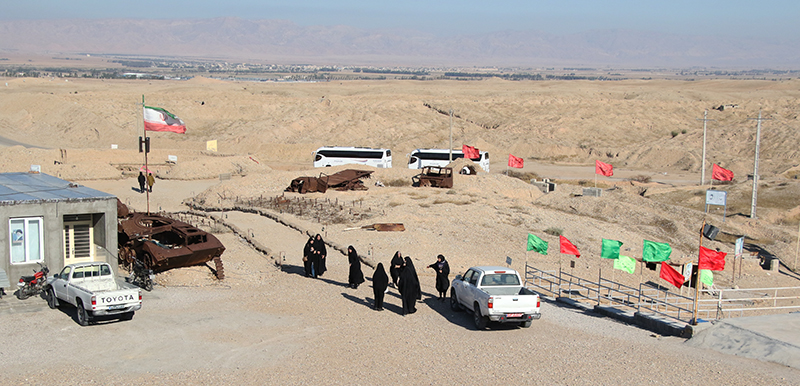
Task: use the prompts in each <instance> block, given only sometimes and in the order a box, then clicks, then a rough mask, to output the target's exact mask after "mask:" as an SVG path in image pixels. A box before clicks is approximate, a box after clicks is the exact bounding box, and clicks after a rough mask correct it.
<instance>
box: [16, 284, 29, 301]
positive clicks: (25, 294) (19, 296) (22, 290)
mask: <svg viewBox="0 0 800 386" xmlns="http://www.w3.org/2000/svg"><path fill="white" fill-rule="evenodd" d="M29 296H30V295H28V291H25V287H22V288H20V289H18V290H17V299H19V300H25V299H27V298H28V297H29Z"/></svg>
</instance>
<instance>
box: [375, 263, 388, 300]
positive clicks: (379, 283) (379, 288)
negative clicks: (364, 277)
mask: <svg viewBox="0 0 800 386" xmlns="http://www.w3.org/2000/svg"><path fill="white" fill-rule="evenodd" d="M388 287H389V276H386V270H384V269H383V263H378V267H376V268H375V273H373V274H372V294H373V295H375V311H383V296H384V295H386V288H388Z"/></svg>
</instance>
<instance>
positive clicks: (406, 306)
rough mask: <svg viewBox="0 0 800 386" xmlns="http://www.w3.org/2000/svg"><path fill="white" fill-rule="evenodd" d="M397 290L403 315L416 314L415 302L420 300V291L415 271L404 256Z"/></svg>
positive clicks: (408, 258)
mask: <svg viewBox="0 0 800 386" xmlns="http://www.w3.org/2000/svg"><path fill="white" fill-rule="evenodd" d="M397 288H398V289H399V290H400V298H401V299H402V300H403V315H408V314H413V313H415V312H417V300H419V299H422V289H421V288H420V286H419V277H417V270H416V269H415V268H414V263H413V262H412V261H411V258H410V257H408V256H406V261H405V267H403V271H402V272H401V273H400V279H399V281H398V283H397Z"/></svg>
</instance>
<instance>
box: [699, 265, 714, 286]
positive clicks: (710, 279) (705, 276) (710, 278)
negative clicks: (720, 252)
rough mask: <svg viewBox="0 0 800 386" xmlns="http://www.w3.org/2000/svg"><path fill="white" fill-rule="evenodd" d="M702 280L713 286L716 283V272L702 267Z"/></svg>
mask: <svg viewBox="0 0 800 386" xmlns="http://www.w3.org/2000/svg"><path fill="white" fill-rule="evenodd" d="M700 282H701V283H703V284H705V285H707V286H709V287H711V286H712V285H714V273H713V272H711V270H710V269H701V270H700Z"/></svg>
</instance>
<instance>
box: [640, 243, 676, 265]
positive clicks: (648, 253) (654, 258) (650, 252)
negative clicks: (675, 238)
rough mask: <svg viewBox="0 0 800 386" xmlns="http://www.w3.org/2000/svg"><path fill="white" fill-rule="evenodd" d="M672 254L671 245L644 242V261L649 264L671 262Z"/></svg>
mask: <svg viewBox="0 0 800 386" xmlns="http://www.w3.org/2000/svg"><path fill="white" fill-rule="evenodd" d="M670 254H672V247H670V246H669V244H667V243H657V242H655V241H650V240H645V241H644V247H642V260H644V261H646V262H648V263H659V262H662V261H667V260H669V255H670Z"/></svg>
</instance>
